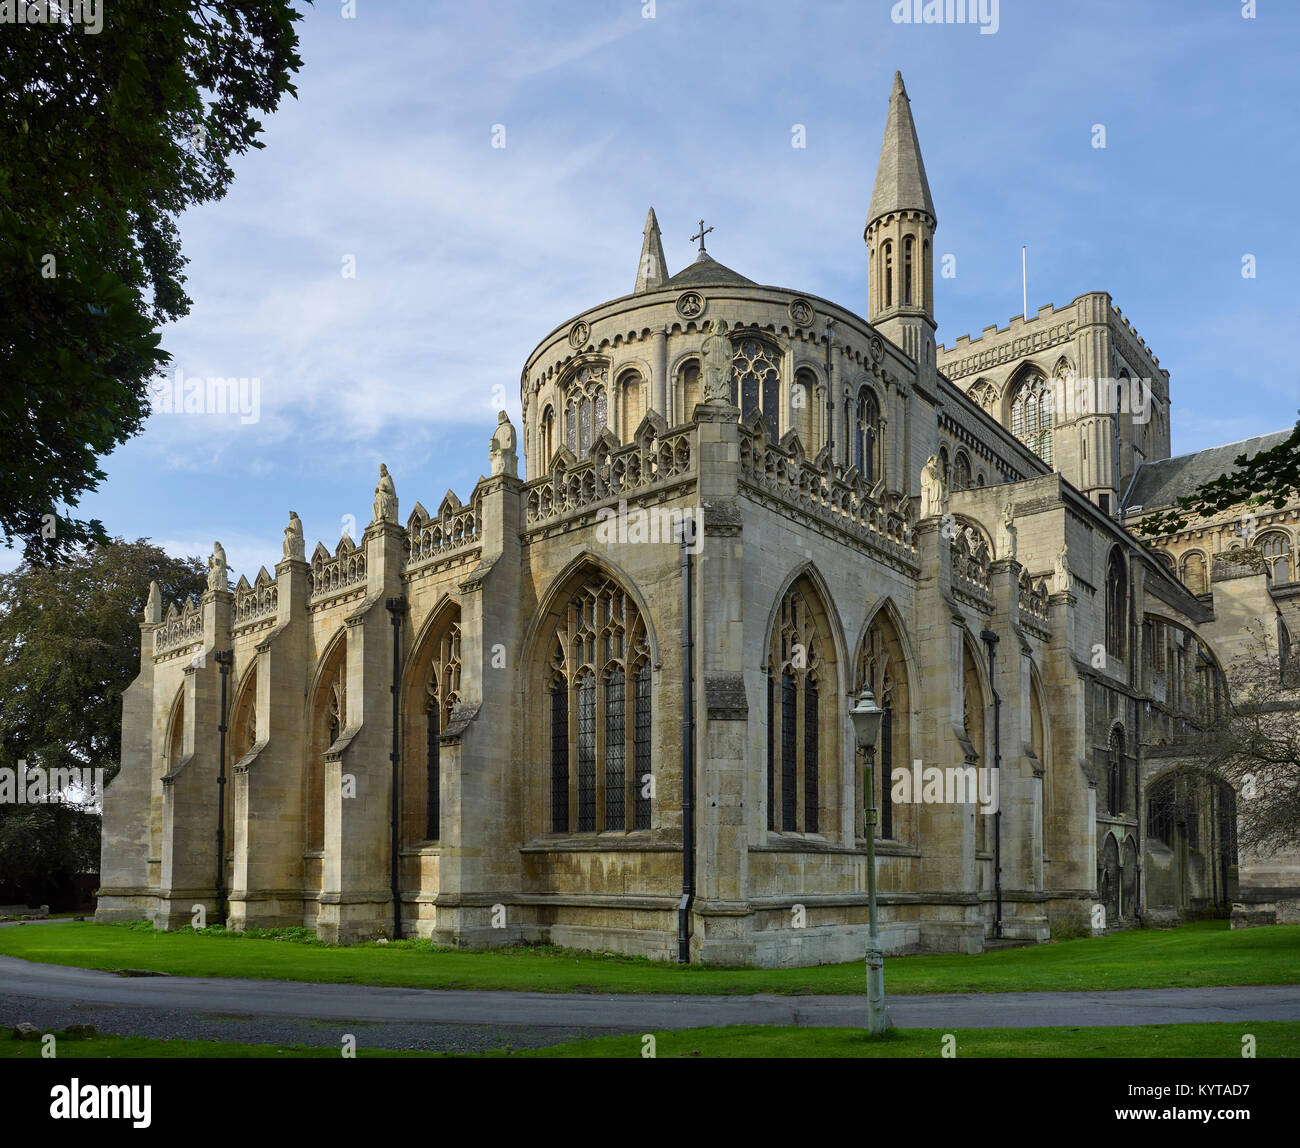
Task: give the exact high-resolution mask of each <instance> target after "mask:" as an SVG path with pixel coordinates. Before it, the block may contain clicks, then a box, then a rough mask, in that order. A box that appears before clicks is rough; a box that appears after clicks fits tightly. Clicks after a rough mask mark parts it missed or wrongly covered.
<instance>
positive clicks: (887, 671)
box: [854, 618, 907, 840]
mask: <svg viewBox="0 0 1300 1148" xmlns="http://www.w3.org/2000/svg"><path fill="white" fill-rule="evenodd" d="M864 685H865V686H867V687H869V688H870V690H871V693H872V696H873V697H874V698H875V699H876V705H878V706H879V707H880V708H881V709H882V710H884V716H883V717H882V718H881V719H880V733H879V735H878V737H877V741H876V749H875V759H874V761H873V762H872V783H873V789H874V796H875V805H876V810H877V812H878V814H879V816H878V818H877V822H876V832H877V836H879V837H881V838H883V839H886V840H889V839H892V838H894V836H895V826H894V806H893V794H892V785H893V776H894V749H895V743H898V747H899V749H900V751H901V752H902V754H903V756H904V760H905V759H906V754H907V748H906V747H907V742H906V736H905V735H906V708H907V687H906V678H905V676H904V667H903V664H902V658H901V655H900V652H899V646H898V641H897V636H896V634H895V633H894V631H893V629H892V627H891V626H890V624H889V622H888V621H887V620H886V619H882V618H877V620H876V621H874V622H873V623H872V624H871V628H870V629H869V630H868V631H867V635H866V637H865V638H864V639H863V643H862V648H861V651H860V652H859V655H858V664H857V673H856V682H855V686H854V688H855V690H856V691H857V692H859V693H860V692H861V691H862V687H863V686H864ZM900 715H901V718H900ZM864 804H865V801H864ZM863 832H865V827H864V829H863Z"/></svg>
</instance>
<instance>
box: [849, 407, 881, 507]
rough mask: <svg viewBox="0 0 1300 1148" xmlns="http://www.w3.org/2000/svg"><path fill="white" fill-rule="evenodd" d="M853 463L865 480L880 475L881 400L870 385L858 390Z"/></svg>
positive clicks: (854, 422)
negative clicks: (878, 448) (878, 456)
mask: <svg viewBox="0 0 1300 1148" xmlns="http://www.w3.org/2000/svg"><path fill="white" fill-rule="evenodd" d="M852 440H853V465H854V466H856V467H857V468H858V473H859V474H860V475H862V478H863V480H864V481H866V482H869V483H874V482H875V481H876V480H877V478H878V477H879V470H880V468H879V464H878V458H877V453H878V451H877V444H878V443H879V440H880V402H879V400H878V399H877V398H876V394H875V392H874V391H873V390H872V389H871V388H870V387H862V388H861V389H860V390H859V391H858V403H857V417H856V418H855V419H854V421H853V432H852Z"/></svg>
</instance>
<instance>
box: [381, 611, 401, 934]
mask: <svg viewBox="0 0 1300 1148" xmlns="http://www.w3.org/2000/svg"><path fill="white" fill-rule="evenodd" d="M384 605H385V606H386V607H387V609H388V618H389V621H390V622H392V624H393V680H392V682H391V683H390V684H389V687H388V692H389V693H390V694H392V695H393V749H392V752H391V753H390V754H389V755H388V760H389V761H390V762H391V763H392V766H393V785H392V790H393V802H392V812H391V816H390V829H391V833H392V840H391V847H390V851H391V853H392V866H391V870H390V875H389V880H390V883H391V886H392V893H393V940H395V941H400V940H401V939H402V894H401V889H400V888H399V886H400V883H401V882H400V874H399V870H400V868H401V855H400V850H401V840H402V836H401V791H400V788H399V785H398V782H399V778H400V775H401V769H400V765H399V761H400V755H399V752H398V745H399V737H398V722H399V720H400V719H399V716H398V708H399V701H400V697H399V695H398V692H397V683H398V681H399V680H400V678H401V676H402V665H401V654H402V642H401V634H402V615H403V614H405V613H406V599H405V598H389V599H387V600H386V601H385V603H384Z"/></svg>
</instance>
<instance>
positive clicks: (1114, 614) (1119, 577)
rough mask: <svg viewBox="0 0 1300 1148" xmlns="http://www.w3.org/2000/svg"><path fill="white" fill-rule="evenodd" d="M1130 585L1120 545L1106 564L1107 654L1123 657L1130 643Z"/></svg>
mask: <svg viewBox="0 0 1300 1148" xmlns="http://www.w3.org/2000/svg"><path fill="white" fill-rule="evenodd" d="M1127 633H1128V586H1127V578H1126V575H1125V571H1124V559H1123V558H1121V557H1120V553H1119V549H1118V547H1117V548H1115V549H1113V550H1111V552H1110V560H1109V562H1107V564H1106V655H1107V658H1108V659H1109V658H1122V657H1123V656H1124V651H1125V648H1126V646H1127V645H1128V643H1127V642H1126V641H1125V638H1126V637H1127Z"/></svg>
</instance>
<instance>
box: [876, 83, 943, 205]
mask: <svg viewBox="0 0 1300 1148" xmlns="http://www.w3.org/2000/svg"><path fill="white" fill-rule="evenodd" d="M898 211H923V212H925V213H926V214H927V215H928V216H929V217H930V218H931V219H936V216H935V214H934V200H933V199H931V198H930V183H929V180H927V179H926V178H925V164H924V163H923V162H922V160H921V145H920V144H919V143H917V140H916V125H915V124H914V123H913V122H912V104H911V101H910V100H908V98H907V89H906V88H905V87H903V73H902V72H895V73H894V90H893V91H892V92H890V94H889V119H888V120H887V121H886V123H885V139H884V142H883V143H882V144H881V145H880V163H879V164H878V165H877V167H876V186H875V187H874V188H873V189H872V192H871V206H870V208H868V209H867V226H868V227H870V226H871V224H872V223H874V222H875V221H876V220H877V219H880V218H881V217H882V216H885V215H889V214H891V213H893V212H898Z"/></svg>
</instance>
